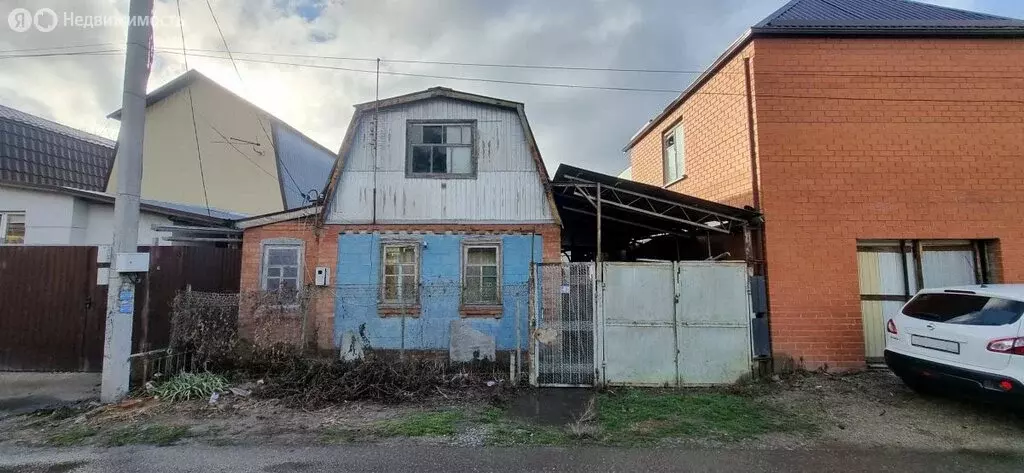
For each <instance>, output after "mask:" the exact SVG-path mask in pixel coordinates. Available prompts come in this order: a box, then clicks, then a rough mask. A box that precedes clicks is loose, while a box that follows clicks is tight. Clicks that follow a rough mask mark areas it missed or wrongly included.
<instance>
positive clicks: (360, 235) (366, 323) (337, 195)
mask: <svg viewBox="0 0 1024 473" xmlns="http://www.w3.org/2000/svg"><path fill="white" fill-rule="evenodd" d="M323 195H324V196H325V199H324V202H322V203H321V204H320V205H315V206H309V207H305V208H301V209H296V210H292V211H286V212H280V213H277V214H269V215H263V216H259V217H254V218H251V219H248V220H245V221H242V222H241V223H240V226H241V227H242V228H244V237H243V263H242V276H241V287H242V291H243V292H245V293H266V292H275V291H279V290H283V292H284V293H285V297H291V299H290V300H289V301H286V303H280V301H279V303H276V304H271V305H270V306H267V305H266V304H263V305H260V304H256V303H253V304H249V306H248V307H246V308H244V310H243V311H242V316H241V321H240V326H241V328H242V331H243V334H244V335H245V336H247V337H249V338H252V339H255V340H257V341H258V342H276V341H285V342H293V343H294V342H301V343H303V344H305V345H315V346H316V347H318V348H319V349H321V350H333V349H336V348H339V347H345V349H346V350H356V348H354V346H353V345H359V346H360V348H359V349H361V348H362V347H364V345H365V344H369V345H370V346H372V347H373V348H376V349H384V350H408V351H418V350H422V351H440V350H448V349H449V344H450V341H451V338H452V337H451V330H454V327H456V325H458V326H460V327H463V328H464V329H465V330H470V331H471V332H472V333H474V334H476V335H479V336H480V337H483V338H489V339H490V340H492V341H493V343H494V345H495V348H496V349H497V350H498V351H508V350H513V349H515V348H516V340H517V332H518V336H519V337H518V339H519V340H520V341H521V345H520V347H521V348H525V347H526V343H525V342H526V340H528V338H529V337H528V335H527V320H528V316H527V315H528V313H527V310H528V306H529V301H528V298H527V293H528V292H527V290H528V281H529V273H530V267H531V263H535V262H542V261H545V262H557V261H558V260H559V250H560V246H559V245H560V232H561V229H560V220H559V217H558V213H557V211H556V210H555V207H554V201H553V197H552V193H551V190H550V182H549V180H548V176H547V171H546V170H545V167H544V164H543V161H542V159H541V156H540V152H539V151H538V148H537V145H536V142H535V141H534V138H533V134H532V132H531V131H530V127H529V124H528V122H527V120H526V115H525V112H524V109H523V105H522V104H521V103H517V102H510V101H507V100H501V99H495V98H490V97H483V96H479V95H473V94H467V93H463V92H458V91H454V90H451V89H446V88H439V87H438V88H431V89H428V90H425V91H421V92H417V93H413V94H408V95H402V96H398V97H393V98H388V99H382V100H379V101H377V102H370V103H365V104H361V105H357V106H356V110H355V114H354V116H353V118H352V121H351V123H350V125H349V128H348V131H347V133H346V135H345V138H344V141H343V143H342V148H341V150H340V152H339V158H338V161H337V163H336V164H335V166H334V169H333V170H332V171H331V174H330V178H329V181H328V184H327V187H326V189H325V191H324V193H323ZM318 271H319V272H320V273H321V274H322V273H325V272H326V273H328V274H327V278H324V277H323V276H321V277H320V280H318V277H317V272H318ZM290 291H295V292H297V294H294V296H288V295H287V294H288V293H289V292H290ZM250 302H252V301H250ZM453 322H456V323H453Z"/></svg>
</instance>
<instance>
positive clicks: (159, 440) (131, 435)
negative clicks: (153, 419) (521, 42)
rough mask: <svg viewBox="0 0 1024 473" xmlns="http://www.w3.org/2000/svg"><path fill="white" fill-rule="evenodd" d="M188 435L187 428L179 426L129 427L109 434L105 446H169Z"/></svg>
mask: <svg viewBox="0 0 1024 473" xmlns="http://www.w3.org/2000/svg"><path fill="white" fill-rule="evenodd" d="M188 435H189V428H188V427H185V426H180V425H161V424H152V425H145V426H142V425H130V426H127V427H122V428H120V429H118V430H115V431H113V432H111V433H110V436H109V437H107V441H106V444H107V446H111V447H118V446H122V445H159V446H164V445H170V444H172V443H174V442H177V441H178V440H181V439H183V438H185V437H187V436H188Z"/></svg>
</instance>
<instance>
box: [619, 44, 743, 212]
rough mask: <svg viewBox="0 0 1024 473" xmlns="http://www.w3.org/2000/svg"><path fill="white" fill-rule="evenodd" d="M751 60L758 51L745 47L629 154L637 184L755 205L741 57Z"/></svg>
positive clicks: (740, 204)
mask: <svg viewBox="0 0 1024 473" xmlns="http://www.w3.org/2000/svg"><path fill="white" fill-rule="evenodd" d="M753 56H754V47H753V46H752V45H751V46H748V47H747V48H745V49H744V50H743V51H742V52H740V53H739V54H738V55H737V56H736V57H735V58H733V59H732V60H731V61H729V62H728V64H726V65H725V66H724V67H723V68H722V70H721V71H720V72H719V73H718V74H716V75H715V76H714V77H712V78H711V79H710V80H708V81H707V82H706V83H705V84H704V85H703V86H702V87H701V88H700V89H699V91H698V93H697V94H696V95H694V96H692V97H691V98H690V99H689V100H687V101H686V102H685V103H684V104H683V106H682V107H678V108H677V109H676V110H674V111H673V112H672V113H670V114H669V115H668V116H667V117H666V118H665V119H664V120H662V121H661V122H660V123H658V124H657V125H656V126H655V127H654V128H653V129H652V130H650V132H648V133H647V134H646V135H645V136H644V137H643V138H642V139H641V140H640V141H638V142H637V143H636V144H635V145H634V146H633V147H632V148H631V149H630V150H629V158H630V165H631V166H632V179H633V180H635V181H638V182H643V183H645V184H651V185H656V186H667V187H668V188H669V189H671V190H674V191H676V192H682V193H684V194H689V195H693V196H696V197H700V198H702V199H707V200H713V201H716V202H721V203H724V204H729V205H734V206H737V207H742V206H744V205H752V204H753V184H752V175H751V168H750V142H749V134H748V133H747V128H748V127H747V123H748V119H747V102H746V98H745V94H746V85H745V80H744V71H743V58H745V57H751V58H752V57H753ZM671 158H675V160H673V159H671Z"/></svg>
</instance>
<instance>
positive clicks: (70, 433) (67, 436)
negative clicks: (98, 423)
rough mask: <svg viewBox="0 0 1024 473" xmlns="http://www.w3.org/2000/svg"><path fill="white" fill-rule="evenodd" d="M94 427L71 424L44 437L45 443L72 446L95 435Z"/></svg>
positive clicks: (54, 445) (53, 445)
mask: <svg viewBox="0 0 1024 473" xmlns="http://www.w3.org/2000/svg"><path fill="white" fill-rule="evenodd" d="M96 432H97V430H96V428H94V427H89V426H87V425H73V426H71V427H70V428H68V429H66V430H63V431H61V432H58V433H56V434H53V435H51V436H50V437H49V438H47V439H46V443H47V445H50V446H52V447H73V446H75V445H82V444H84V443H85V442H86V440H88V439H89V438H90V437H92V436H94V435H96Z"/></svg>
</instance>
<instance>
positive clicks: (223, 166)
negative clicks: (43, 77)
mask: <svg viewBox="0 0 1024 473" xmlns="http://www.w3.org/2000/svg"><path fill="white" fill-rule="evenodd" d="M120 116H121V111H120V110H118V111H115V112H113V113H111V114H110V116H109V118H116V119H120ZM334 158H335V154H334V153H333V152H332V151H330V150H328V149H327V148H324V147H323V146H321V145H320V144H318V143H317V142H315V141H313V140H312V139H311V138H309V137H307V136H306V135H304V134H302V133H301V132H299V131H298V130H296V129H295V128H293V127H291V126H289V125H288V124H287V123H285V122H284V121H282V120H280V119H278V118H277V117H274V116H273V115H271V114H269V113H268V112H266V111H264V110H261V109H260V108H258V107H256V106H255V105H253V104H252V103H250V102H249V101H247V100H245V99H244V98H242V97H240V96H238V95H236V94H235V93H233V92H231V91H230V90H228V89H227V88H225V87H224V86H222V85H220V84H218V83H217V82H215V81H213V80H212V79H210V78H208V77H206V76H204V75H203V74H201V73H199V72H198V71H195V70H190V71H188V72H187V73H185V74H182V75H181V76H178V77H177V78H175V79H174V80H172V81H170V82H168V83H167V84H164V85H163V86H161V87H158V88H157V89H155V90H153V91H152V92H150V93H149V94H148V95H147V96H146V130H145V143H144V145H143V154H142V162H143V166H142V169H143V172H142V197H143V198H144V199H151V200H157V201H164V202H176V203H181V204H187V205H193V206H199V207H203V208H207V207H209V208H212V209H221V210H226V211H230V212H235V213H241V214H246V215H257V214H263V213H270V212H278V211H282V210H289V209H295V208H298V207H303V206H305V205H308V204H310V203H311V202H314V201H316V200H317V199H318V198H319V197H320V196H319V195H317V192H319V191H321V190H323V187H324V181H325V176H326V175H327V173H328V171H329V170H330V168H331V165H332V164H333V163H334ZM113 169H114V171H113V173H112V176H111V178H110V179H109V181H105V183H106V190H107V191H108V192H116V185H117V178H116V170H117V167H116V165H115V166H114V168H113Z"/></svg>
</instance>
